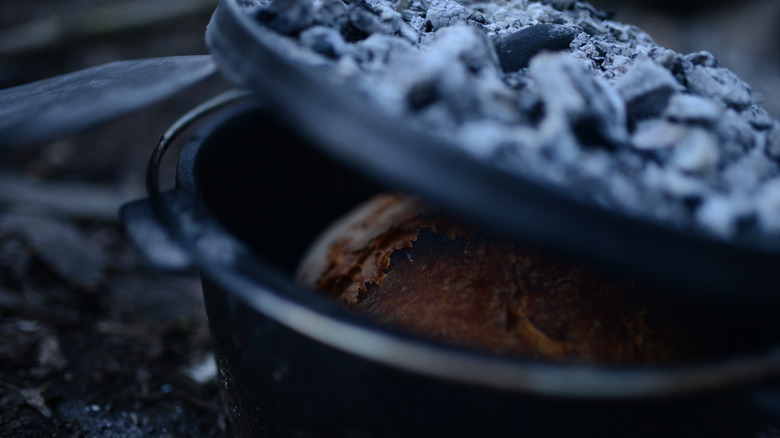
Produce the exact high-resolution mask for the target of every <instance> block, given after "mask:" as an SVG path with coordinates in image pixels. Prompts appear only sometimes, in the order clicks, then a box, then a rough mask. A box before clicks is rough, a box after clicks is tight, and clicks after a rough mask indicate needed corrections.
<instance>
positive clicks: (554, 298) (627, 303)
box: [299, 195, 693, 364]
mask: <svg viewBox="0 0 780 438" xmlns="http://www.w3.org/2000/svg"><path fill="white" fill-rule="evenodd" d="M299 278H300V279H301V281H302V282H303V283H304V284H306V285H308V286H310V287H312V288H315V289H317V290H319V291H323V292H325V293H327V294H329V295H330V296H331V297H332V298H333V299H335V300H338V301H339V302H341V303H342V304H344V305H345V306H347V307H348V308H351V309H354V310H355V311H358V312H361V313H363V314H365V315H367V316H369V317H371V318H373V319H375V320H377V321H379V322H382V323H385V324H390V325H393V326H396V327H400V328H403V329H406V330H410V331H413V332H415V333H418V334H420V335H422V336H425V337H429V338H434V339H438V340H441V341H444V342H446V343H449V344H454V345H460V346H465V347H471V348H479V349H483V350H489V351H493V352H497V353H504V354H514V355H522V356H524V357H532V358H541V359H547V360H555V361H570V360H577V361H587V362H598V363H611V364H654V363H668V362H670V361H673V360H684V359H687V358H689V357H690V356H691V355H692V354H693V353H692V352H691V351H692V350H691V346H692V343H691V342H688V341H686V340H684V339H682V338H680V336H679V333H680V332H681V331H684V330H685V329H684V328H683V327H682V325H683V324H684V321H680V317H679V312H676V311H670V310H669V309H670V308H669V307H668V306H666V305H664V303H662V302H661V300H660V299H657V298H655V297H653V296H652V295H651V294H647V293H646V291H643V290H641V289H640V288H639V287H637V286H636V285H633V284H630V283H627V282H625V281H621V280H618V279H615V278H611V277H608V276H606V275H604V274H602V273H600V272H598V271H596V270H593V269H587V268H584V267H582V266H580V265H578V264H575V263H571V262H566V261H563V260H560V259H558V258H556V257H553V256H550V255H544V254H539V253H536V252H531V251H527V250H524V249H522V248H520V247H518V246H516V245H513V244H511V243H508V242H504V241H500V240H496V239H492V238H491V237H490V236H488V235H485V234H484V233H481V232H478V231H476V230H475V229H473V228H471V227H468V226H465V225H463V224H461V223H458V222H456V221H454V220H452V219H449V218H447V217H445V216H443V215H440V214H437V213H436V212H434V211H433V210H431V209H430V208H428V207H426V206H424V205H423V204H421V203H420V202H417V201H415V200H413V199H410V198H406V197H401V196H395V195H380V196H378V197H376V198H374V199H372V200H370V201H369V202H367V203H366V204H364V205H362V206H361V207H359V208H358V209H356V210H355V211H354V212H353V213H351V214H349V215H347V216H346V217H345V218H344V219H343V220H341V221H340V222H339V223H337V224H335V225H334V226H333V227H331V228H330V229H329V230H328V231H327V232H326V233H325V234H324V235H323V237H322V238H321V239H320V240H319V242H318V243H317V244H315V246H314V247H313V249H312V251H311V252H310V253H309V255H308V256H307V258H306V259H305V260H304V262H303V263H302V265H301V269H300V271H299Z"/></svg>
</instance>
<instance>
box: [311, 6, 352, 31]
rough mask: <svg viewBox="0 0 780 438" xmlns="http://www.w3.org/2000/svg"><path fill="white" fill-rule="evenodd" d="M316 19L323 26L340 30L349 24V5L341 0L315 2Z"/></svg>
mask: <svg viewBox="0 0 780 438" xmlns="http://www.w3.org/2000/svg"><path fill="white" fill-rule="evenodd" d="M314 4H315V7H314V19H315V21H316V22H317V23H319V24H322V25H323V26H330V27H333V28H336V29H339V28H341V27H343V26H344V25H346V24H347V21H348V20H349V19H348V17H347V11H348V8H347V5H346V4H345V3H344V2H342V1H341V0H321V1H319V2H314Z"/></svg>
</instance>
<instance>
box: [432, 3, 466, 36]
mask: <svg viewBox="0 0 780 438" xmlns="http://www.w3.org/2000/svg"><path fill="white" fill-rule="evenodd" d="M425 17H426V18H427V19H428V22H429V23H431V29H432V30H434V31H436V30H439V29H441V28H443V27H447V26H450V25H452V24H455V23H457V22H459V21H466V20H467V19H468V17H469V14H468V13H467V12H466V8H465V7H464V6H463V5H462V4H460V3H459V2H456V1H453V0H433V1H432V2H431V5H430V7H429V8H428V13H427V14H426V16H425Z"/></svg>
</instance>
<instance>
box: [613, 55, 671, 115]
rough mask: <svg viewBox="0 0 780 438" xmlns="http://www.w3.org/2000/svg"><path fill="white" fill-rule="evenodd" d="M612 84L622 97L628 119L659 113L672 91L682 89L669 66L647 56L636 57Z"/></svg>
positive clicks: (664, 106)
mask: <svg viewBox="0 0 780 438" xmlns="http://www.w3.org/2000/svg"><path fill="white" fill-rule="evenodd" d="M615 88H616V89H617V91H618V93H620V95H621V97H623V100H625V102H626V106H627V109H628V114H629V117H631V118H632V119H646V118H650V117H656V116H658V115H660V114H661V112H663V110H664V109H665V108H666V105H667V103H668V102H669V98H670V97H671V96H672V94H674V93H675V92H677V91H681V90H682V89H683V87H682V85H680V83H679V82H677V80H676V79H675V78H674V76H672V74H671V73H670V72H669V70H667V69H665V68H663V67H661V66H660V65H658V64H656V63H655V62H653V61H652V60H650V59H649V58H641V59H639V60H637V61H636V62H635V63H634V65H633V66H631V68H630V69H629V70H628V72H626V74H624V75H623V76H621V77H619V78H618V79H617V81H615Z"/></svg>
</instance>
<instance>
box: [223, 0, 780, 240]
mask: <svg viewBox="0 0 780 438" xmlns="http://www.w3.org/2000/svg"><path fill="white" fill-rule="evenodd" d="M237 4H238V5H239V6H240V8H241V10H242V13H244V14H246V16H247V17H250V18H251V22H252V23H253V26H257V27H258V28H262V29H264V30H263V38H264V39H265V40H266V43H270V45H269V47H271V48H272V49H273V50H274V51H276V52H277V53H278V54H279V56H281V57H283V58H284V59H286V60H289V61H290V62H292V63H294V64H295V65H298V66H302V67H303V68H305V69H307V70H309V71H310V72H313V73H314V75H316V76H317V77H318V79H322V80H323V81H325V83H326V84H332V85H333V86H334V87H338V89H339V90H345V89H347V90H350V92H351V94H353V96H351V97H352V98H355V96H357V99H358V100H357V101H358V102H361V105H363V110H364V111H365V112H371V113H375V114H376V115H377V117H386V118H387V119H388V120H395V121H397V120H402V121H403V124H406V126H409V127H410V129H415V130H417V131H420V132H425V133H427V134H431V135H433V136H434V137H436V138H439V139H442V140H444V141H443V142H442V144H443V145H447V146H444V147H450V148H456V149H458V150H460V151H462V152H465V153H466V154H467V155H469V156H471V157H472V158H473V159H474V160H476V161H478V162H480V163H481V164H484V165H486V166H488V167H491V168H493V169H496V170H497V171H498V170H500V171H501V172H508V173H511V174H514V175H517V176H518V177H520V178H522V179H525V180H531V181H534V182H539V183H541V184H543V185H546V186H551V187H553V188H555V189H556V190H557V191H558V192H561V193H564V194H565V196H569V197H572V198H575V199H577V200H578V201H581V202H584V203H586V204H591V205H598V206H600V207H603V208H605V209H607V210H609V211H613V212H618V213H619V214H620V215H622V216H628V217H634V218H639V219H640V221H643V222H650V223H654V224H661V226H662V227H665V228H667V229H668V228H671V229H676V230H681V231H684V232H685V233H689V232H691V233H693V234H696V235H703V236H704V237H705V238H706V239H709V240H715V241H720V242H727V244H733V243H740V244H747V246H749V247H753V248H760V249H761V251H769V252H770V253H773V254H777V253H778V251H777V250H778V249H779V248H780V122H778V121H777V120H775V119H773V118H772V117H771V116H770V115H769V114H768V113H767V112H766V111H765V110H764V109H763V108H761V107H760V106H759V105H758V104H757V103H756V102H755V101H754V99H753V96H752V93H751V89H750V86H749V85H748V84H746V83H745V82H743V81H742V80H741V79H740V78H739V77H737V76H736V75H735V74H734V73H733V72H731V71H729V70H728V69H726V68H723V67H720V66H719V65H718V61H717V59H715V57H714V56H713V55H712V54H710V53H708V52H706V51H701V52H697V53H691V54H681V53H677V52H675V51H673V50H669V49H666V48H663V47H660V46H658V45H657V44H656V43H655V42H654V41H653V40H652V38H651V37H650V36H649V35H647V34H646V33H645V32H643V31H642V30H640V29H638V28H637V27H635V26H632V25H628V24H623V23H619V22H617V21H614V20H612V17H611V16H610V14H608V13H605V12H602V11H599V10H597V9H596V8H594V7H592V6H591V5H589V4H587V3H585V2H580V1H574V0H547V1H529V0H507V1H495V2H459V1H456V0H400V1H390V0H314V1H311V0H285V1H282V0H273V1H265V0H257V1H255V0H252V1H249V0H243V1H238V2H237ZM269 30H270V32H269ZM212 43H213V41H212ZM213 45H214V44H212V46H213ZM268 68H271V67H268ZM227 70H231V69H230V68H227ZM232 70H233V73H235V70H236V69H235V68H233V69H232ZM238 76H241V74H239V75H238ZM243 79H246V75H244V78H243ZM239 81H242V79H241V78H239ZM250 82H251V80H250ZM299 108H303V107H299ZM388 123H390V122H388ZM394 126H397V125H394ZM332 129H340V128H339V127H337V126H333V127H332ZM318 132H323V131H318ZM365 147H366V148H370V147H371V145H366V146H365ZM431 160H433V161H435V160H436V157H435V156H431ZM433 165H434V166H435V163H433ZM496 208H502V206H496ZM518 226H525V225H524V224H519V225H518Z"/></svg>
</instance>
